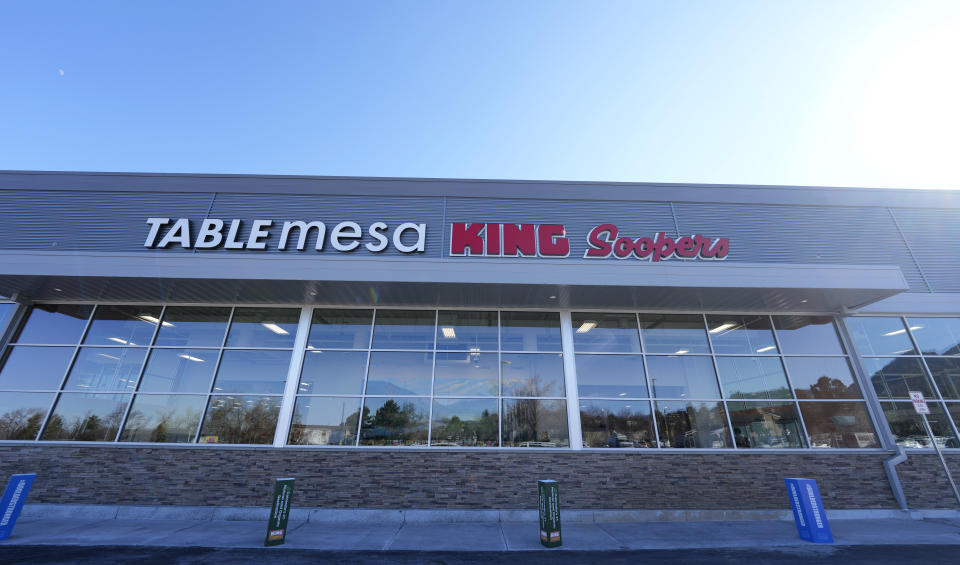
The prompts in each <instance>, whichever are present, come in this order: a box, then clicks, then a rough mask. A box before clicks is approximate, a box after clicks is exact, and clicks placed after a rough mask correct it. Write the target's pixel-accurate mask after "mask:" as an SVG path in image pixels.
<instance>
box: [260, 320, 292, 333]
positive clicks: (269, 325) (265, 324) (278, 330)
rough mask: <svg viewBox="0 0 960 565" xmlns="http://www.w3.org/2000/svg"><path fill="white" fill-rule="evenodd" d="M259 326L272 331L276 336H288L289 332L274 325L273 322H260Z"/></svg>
mask: <svg viewBox="0 0 960 565" xmlns="http://www.w3.org/2000/svg"><path fill="white" fill-rule="evenodd" d="M260 325H261V326H263V327H265V328H267V329H268V330H270V331H272V332H273V333H275V334H277V335H290V332H288V331H287V330H285V329H283V328H281V327H280V326H278V325H277V324H274V323H273V322H262V323H261V324H260Z"/></svg>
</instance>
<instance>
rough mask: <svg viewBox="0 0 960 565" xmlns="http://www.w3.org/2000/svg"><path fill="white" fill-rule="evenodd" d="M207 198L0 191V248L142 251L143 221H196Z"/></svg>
mask: <svg viewBox="0 0 960 565" xmlns="http://www.w3.org/2000/svg"><path fill="white" fill-rule="evenodd" d="M211 196H212V195H210V194H202V193H196V194H184V193H167V194H158V193H150V192H64V191H54V192H37V191H29V190H7V191H0V219H2V221H0V248H3V249H34V250H45V251H50V250H54V251H55V250H67V251H88V250H96V251H141V252H142V251H144V248H143V241H144V239H145V238H146V235H147V227H148V226H147V223H146V219H147V217H149V216H159V217H180V216H190V217H195V218H202V217H204V215H206V212H207V208H208V206H209V205H210V198H211ZM167 252H168V253H169V252H170V251H167ZM173 252H174V253H176V252H177V251H175V250H174V251H173Z"/></svg>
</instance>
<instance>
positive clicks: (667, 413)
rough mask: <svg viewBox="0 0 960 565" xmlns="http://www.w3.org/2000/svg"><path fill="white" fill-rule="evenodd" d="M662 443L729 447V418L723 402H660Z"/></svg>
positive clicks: (684, 446)
mask: <svg viewBox="0 0 960 565" xmlns="http://www.w3.org/2000/svg"><path fill="white" fill-rule="evenodd" d="M657 428H658V429H659V431H660V446H661V447H676V448H690V447H695V448H715V447H730V433H729V431H728V430H727V419H726V417H725V415H724V413H723V404H721V403H720V402H687V401H684V400H680V401H672V402H663V401H659V402H657Z"/></svg>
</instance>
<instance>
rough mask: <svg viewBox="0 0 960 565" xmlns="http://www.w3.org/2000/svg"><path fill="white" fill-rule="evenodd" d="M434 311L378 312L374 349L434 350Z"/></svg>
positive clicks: (374, 331) (374, 332) (374, 333)
mask: <svg viewBox="0 0 960 565" xmlns="http://www.w3.org/2000/svg"><path fill="white" fill-rule="evenodd" d="M436 317H437V315H436V312H434V311H433V310H377V322H376V327H375V328H374V329H373V348H374V349H433V336H434V334H433V332H434V324H435V323H436Z"/></svg>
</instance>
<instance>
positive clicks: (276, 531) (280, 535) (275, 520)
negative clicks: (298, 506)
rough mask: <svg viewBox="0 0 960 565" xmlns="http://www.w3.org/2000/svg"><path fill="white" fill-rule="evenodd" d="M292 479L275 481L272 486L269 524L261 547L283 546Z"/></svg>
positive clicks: (291, 493)
mask: <svg viewBox="0 0 960 565" xmlns="http://www.w3.org/2000/svg"><path fill="white" fill-rule="evenodd" d="M293 481H294V480H293V479H277V480H276V481H275V482H274V486H273V507H272V508H271V509H270V523H269V525H268V526H267V539H266V540H264V542H263V545H264V546H265V547H269V546H271V545H283V542H284V540H286V537H287V519H288V518H289V517H290V499H291V498H292V496H293Z"/></svg>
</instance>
